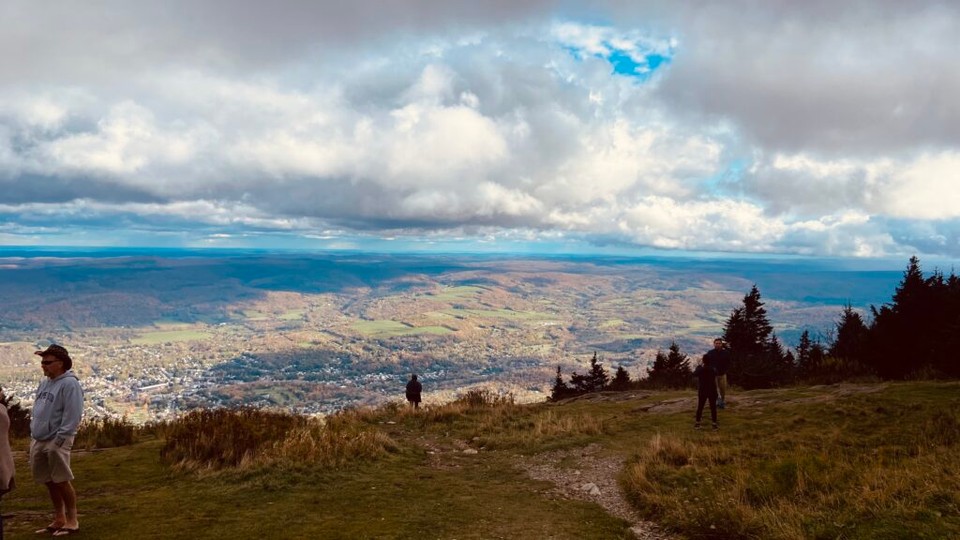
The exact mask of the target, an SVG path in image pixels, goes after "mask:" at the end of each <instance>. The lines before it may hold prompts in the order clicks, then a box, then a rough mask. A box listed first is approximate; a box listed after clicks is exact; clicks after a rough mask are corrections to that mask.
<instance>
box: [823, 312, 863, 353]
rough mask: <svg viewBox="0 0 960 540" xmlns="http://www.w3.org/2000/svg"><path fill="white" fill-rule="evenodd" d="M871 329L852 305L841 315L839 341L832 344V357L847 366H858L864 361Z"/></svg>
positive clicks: (838, 331) (838, 323)
mask: <svg viewBox="0 0 960 540" xmlns="http://www.w3.org/2000/svg"><path fill="white" fill-rule="evenodd" d="M868 333H869V329H868V328H867V325H866V324H864V322H863V317H861V316H860V314H859V313H857V312H856V311H854V310H853V307H852V306H851V305H850V304H847V305H846V306H845V307H844V308H843V312H841V313H840V321H838V322H837V339H835V340H834V342H833V343H832V344H830V356H832V357H834V358H836V359H837V360H840V361H842V362H843V363H846V364H852V365H857V364H859V363H861V362H863V360H864V347H866V344H867V337H868V335H867V334H868Z"/></svg>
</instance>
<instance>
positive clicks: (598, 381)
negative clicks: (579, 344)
mask: <svg viewBox="0 0 960 540" xmlns="http://www.w3.org/2000/svg"><path fill="white" fill-rule="evenodd" d="M587 378H588V383H589V386H590V390H588V391H589V392H599V391H600V390H603V389H604V388H606V386H607V383H608V382H609V381H610V377H609V376H608V375H607V370H605V369H603V364H601V363H600V360H598V359H597V353H596V352H594V353H593V358H591V359H590V372H589V373H588V374H587Z"/></svg>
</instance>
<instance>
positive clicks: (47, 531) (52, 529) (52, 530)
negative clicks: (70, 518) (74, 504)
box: [33, 525, 60, 534]
mask: <svg viewBox="0 0 960 540" xmlns="http://www.w3.org/2000/svg"><path fill="white" fill-rule="evenodd" d="M59 530H60V527H54V526H53V525H47V526H46V527H44V528H42V529H37V530H35V531H33V532H34V534H53V533H55V532H57V531H59Z"/></svg>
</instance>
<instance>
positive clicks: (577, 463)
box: [516, 444, 674, 540]
mask: <svg viewBox="0 0 960 540" xmlns="http://www.w3.org/2000/svg"><path fill="white" fill-rule="evenodd" d="M570 461H572V462H573V463H574V466H573V467H569V468H567V467H563V466H562V464H563V463H566V462H570ZM516 465H517V466H518V467H519V468H521V469H523V470H524V471H526V473H527V474H528V475H529V476H530V477H531V478H533V479H534V480H544V481H548V482H552V483H553V484H554V485H555V486H556V487H555V489H554V491H553V494H554V495H555V496H558V497H561V498H565V499H580V500H585V501H591V502H595V503H597V504H599V505H600V506H602V507H603V508H604V509H605V510H606V511H607V512H609V513H610V514H611V515H614V516H616V517H619V518H621V519H625V520H627V521H629V522H630V523H631V524H632V525H631V527H630V532H631V533H632V534H633V537H634V538H637V539H638V540H669V539H672V538H674V537H673V536H671V535H669V534H667V533H666V532H665V531H663V530H661V529H660V528H659V527H657V525H656V524H655V523H651V522H649V521H644V520H642V519H641V518H640V516H638V515H637V513H636V512H635V511H634V510H633V508H632V507H631V506H630V503H629V502H627V500H626V498H624V496H623V492H622V491H620V486H619V485H618V484H617V475H618V474H619V473H620V471H621V470H622V469H623V466H624V462H623V458H620V457H617V456H608V455H604V454H603V452H602V447H601V446H600V445H598V444H591V445H589V446H587V447H585V448H577V449H573V450H558V451H553V452H545V453H542V454H536V455H533V456H519V457H518V458H517V460H516Z"/></svg>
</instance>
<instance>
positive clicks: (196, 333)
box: [130, 330, 213, 345]
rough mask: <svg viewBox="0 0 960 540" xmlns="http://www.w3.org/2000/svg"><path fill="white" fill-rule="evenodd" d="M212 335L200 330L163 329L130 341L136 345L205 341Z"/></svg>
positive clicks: (143, 334)
mask: <svg viewBox="0 0 960 540" xmlns="http://www.w3.org/2000/svg"><path fill="white" fill-rule="evenodd" d="M211 337H213V334H211V333H209V332H203V331H200V330H169V331H167V330H161V331H158V332H144V333H142V334H140V335H139V336H138V337H136V338H134V339H131V340H130V343H133V344H134V345H156V344H158V343H168V342H177V341H203V340H206V339H209V338H211Z"/></svg>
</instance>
